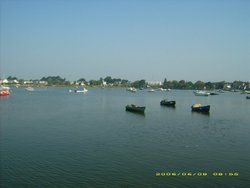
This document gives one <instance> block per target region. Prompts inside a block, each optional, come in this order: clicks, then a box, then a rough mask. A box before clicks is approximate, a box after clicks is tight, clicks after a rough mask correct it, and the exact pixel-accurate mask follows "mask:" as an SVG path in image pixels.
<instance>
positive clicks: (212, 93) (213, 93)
mask: <svg viewBox="0 0 250 188" xmlns="http://www.w3.org/2000/svg"><path fill="white" fill-rule="evenodd" d="M210 95H219V93H215V92H211V93H210Z"/></svg>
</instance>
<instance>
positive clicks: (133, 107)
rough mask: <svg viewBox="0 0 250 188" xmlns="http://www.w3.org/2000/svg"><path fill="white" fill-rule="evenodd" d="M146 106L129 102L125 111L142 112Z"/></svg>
mask: <svg viewBox="0 0 250 188" xmlns="http://www.w3.org/2000/svg"><path fill="white" fill-rule="evenodd" d="M145 109H146V107H145V106H136V105H134V104H129V105H127V106H126V111H130V112H137V113H144V111H145Z"/></svg>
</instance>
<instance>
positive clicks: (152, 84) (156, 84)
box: [147, 81, 162, 86]
mask: <svg viewBox="0 0 250 188" xmlns="http://www.w3.org/2000/svg"><path fill="white" fill-rule="evenodd" d="M147 83H148V85H150V86H161V85H162V82H161V81H147Z"/></svg>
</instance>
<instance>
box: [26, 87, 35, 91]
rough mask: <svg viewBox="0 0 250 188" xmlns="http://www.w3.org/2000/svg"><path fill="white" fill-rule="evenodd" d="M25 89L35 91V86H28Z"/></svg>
mask: <svg viewBox="0 0 250 188" xmlns="http://www.w3.org/2000/svg"><path fill="white" fill-rule="evenodd" d="M25 89H26V91H34V88H33V87H26V88H25Z"/></svg>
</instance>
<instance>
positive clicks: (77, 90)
mask: <svg viewBox="0 0 250 188" xmlns="http://www.w3.org/2000/svg"><path fill="white" fill-rule="evenodd" d="M74 91H75V93H87V92H88V90H87V89H86V88H80V89H76V90H74Z"/></svg>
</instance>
